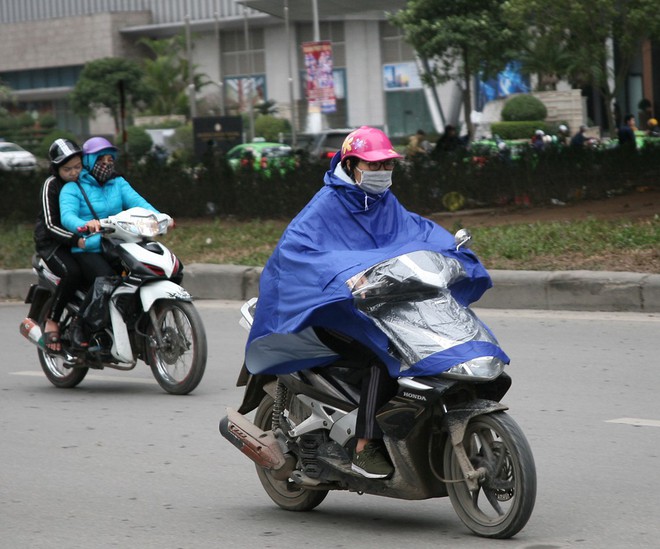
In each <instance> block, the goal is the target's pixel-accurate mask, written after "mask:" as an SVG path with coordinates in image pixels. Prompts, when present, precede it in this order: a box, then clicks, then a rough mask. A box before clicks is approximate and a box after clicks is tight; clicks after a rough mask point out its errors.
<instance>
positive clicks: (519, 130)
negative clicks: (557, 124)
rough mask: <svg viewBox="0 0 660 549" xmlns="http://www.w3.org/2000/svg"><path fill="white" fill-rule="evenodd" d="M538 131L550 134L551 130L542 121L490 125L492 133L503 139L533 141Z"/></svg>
mask: <svg viewBox="0 0 660 549" xmlns="http://www.w3.org/2000/svg"><path fill="white" fill-rule="evenodd" d="M536 130H543V131H544V132H545V133H550V130H551V128H550V127H549V125H548V124H546V123H545V122H543V121H542V120H532V121H524V122H523V121H521V122H493V123H491V125H490V132H491V133H492V134H493V135H495V134H497V135H499V136H500V137H501V138H502V139H531V138H532V136H533V135H534V132H535V131H536Z"/></svg>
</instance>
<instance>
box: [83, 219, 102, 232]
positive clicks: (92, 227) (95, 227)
mask: <svg viewBox="0 0 660 549" xmlns="http://www.w3.org/2000/svg"><path fill="white" fill-rule="evenodd" d="M85 227H86V228H87V231H88V232H89V233H98V232H99V231H100V230H101V222H100V221H99V220H98V219H92V220H91V221H88V222H87V223H85Z"/></svg>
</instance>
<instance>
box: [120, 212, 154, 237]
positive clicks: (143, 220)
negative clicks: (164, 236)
mask: <svg viewBox="0 0 660 549" xmlns="http://www.w3.org/2000/svg"><path fill="white" fill-rule="evenodd" d="M117 226H119V227H121V228H122V229H123V230H125V231H127V232H130V233H132V234H135V235H140V236H156V235H157V234H159V226H158V221H157V220H156V217H155V216H149V217H136V216H134V217H133V218H131V220H130V221H119V222H117Z"/></svg>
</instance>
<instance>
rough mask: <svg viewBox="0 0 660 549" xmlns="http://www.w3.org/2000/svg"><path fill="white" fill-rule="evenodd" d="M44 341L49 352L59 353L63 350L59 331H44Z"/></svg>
mask: <svg viewBox="0 0 660 549" xmlns="http://www.w3.org/2000/svg"><path fill="white" fill-rule="evenodd" d="M43 341H44V345H45V346H46V350H47V351H48V352H50V353H52V354H59V353H61V352H62V343H61V342H60V333H59V332H44V336H43Z"/></svg>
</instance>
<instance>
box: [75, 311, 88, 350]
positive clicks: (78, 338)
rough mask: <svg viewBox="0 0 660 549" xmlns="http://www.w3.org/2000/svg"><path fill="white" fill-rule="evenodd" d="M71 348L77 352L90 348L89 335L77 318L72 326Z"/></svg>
mask: <svg viewBox="0 0 660 549" xmlns="http://www.w3.org/2000/svg"><path fill="white" fill-rule="evenodd" d="M71 346H72V347H73V348H74V349H75V350H77V351H84V350H86V349H87V348H88V347H89V341H87V335H86V334H85V329H84V328H83V323H82V320H81V319H80V318H75V319H74V320H73V324H72V325H71Z"/></svg>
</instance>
